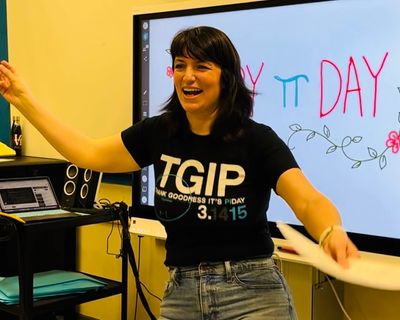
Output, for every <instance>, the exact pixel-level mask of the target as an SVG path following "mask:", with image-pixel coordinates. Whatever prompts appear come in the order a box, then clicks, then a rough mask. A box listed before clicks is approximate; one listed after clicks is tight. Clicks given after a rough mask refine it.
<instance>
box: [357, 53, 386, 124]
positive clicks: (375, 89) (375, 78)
mask: <svg viewBox="0 0 400 320" xmlns="http://www.w3.org/2000/svg"><path fill="white" fill-rule="evenodd" d="M388 54H389V52H386V54H385V56H384V57H383V61H382V63H381V66H380V67H379V70H378V72H377V73H376V74H374V73H373V72H372V70H371V67H370V66H369V63H368V61H367V58H366V57H364V56H363V59H364V61H365V64H366V65H367V67H368V71H369V73H370V74H371V75H372V77H373V78H374V109H373V110H374V111H373V113H372V115H373V116H374V117H375V115H376V97H377V95H378V80H377V78H378V75H379V74H380V73H381V71H382V67H383V65H384V64H385V61H386V58H387V56H388Z"/></svg>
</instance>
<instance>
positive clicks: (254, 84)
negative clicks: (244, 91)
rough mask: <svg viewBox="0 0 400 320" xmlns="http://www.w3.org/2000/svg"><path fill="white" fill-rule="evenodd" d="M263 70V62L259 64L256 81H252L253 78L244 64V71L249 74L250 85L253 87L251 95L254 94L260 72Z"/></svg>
mask: <svg viewBox="0 0 400 320" xmlns="http://www.w3.org/2000/svg"><path fill="white" fill-rule="evenodd" d="M263 68H264V62H262V63H261V67H260V69H259V70H258V74H257V77H256V80H254V79H253V76H252V74H251V71H250V68H249V66H248V65H247V64H246V69H247V72H248V74H249V76H250V81H251V83H252V85H253V89H252V92H253V95H254V94H255V93H256V84H257V81H258V78H259V77H260V75H261V71H262V69H263Z"/></svg>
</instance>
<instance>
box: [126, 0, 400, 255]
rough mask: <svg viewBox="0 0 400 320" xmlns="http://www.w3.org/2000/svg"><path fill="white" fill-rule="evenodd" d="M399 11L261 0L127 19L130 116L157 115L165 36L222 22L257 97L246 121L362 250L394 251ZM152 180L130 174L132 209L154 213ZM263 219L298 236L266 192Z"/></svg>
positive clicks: (162, 95)
mask: <svg viewBox="0 0 400 320" xmlns="http://www.w3.org/2000/svg"><path fill="white" fill-rule="evenodd" d="M399 13H400V3H399V2H398V1H397V0H330V1H306V0H296V1H293V0H291V1H288V0H270V1H256V2H251V3H240V4H232V5H222V6H213V7H204V8H197V9H190V10H179V11H168V12H160V13H147V14H146V13H143V14H138V15H135V16H134V19H133V22H134V23H133V28H134V30H133V31H134V50H133V53H134V56H133V59H134V61H133V65H134V72H133V83H134V88H133V92H134V95H133V97H134V100H133V108H134V112H133V114H134V119H133V121H134V122H137V121H139V120H141V119H144V118H146V117H150V116H153V115H156V114H158V113H159V112H160V109H161V107H162V105H163V103H164V102H165V101H167V100H168V98H169V97H170V95H171V93H172V90H173V82H172V68H171V56H170V54H169V53H168V48H169V45H170V42H171V40H172V38H173V36H174V35H175V34H176V33H177V32H178V31H180V30H182V29H184V28H187V27H192V26H197V25H209V26H213V27H216V28H219V29H221V30H222V31H224V32H225V33H226V34H227V35H228V36H229V38H230V39H231V40H232V42H233V43H234V45H235V47H236V48H237V49H238V52H239V54H240V56H241V63H242V76H243V77H244V79H245V82H246V83H247V85H248V87H249V88H250V89H251V90H253V91H254V93H256V94H255V96H254V99H255V108H254V117H253V118H254V120H256V121H258V122H262V123H265V124H267V125H269V126H271V127H272V128H273V129H274V130H275V131H276V132H277V133H278V135H279V136H280V137H281V138H282V139H283V140H284V141H285V142H286V143H287V144H288V146H289V147H290V148H291V149H292V150H293V153H294V155H295V157H296V159H297V161H298V163H299V165H300V166H301V168H302V170H303V172H304V173H305V175H306V176H307V177H309V179H310V180H311V181H312V183H313V184H314V185H315V186H316V188H317V189H318V190H320V191H321V192H322V193H324V194H326V195H327V196H328V197H329V198H330V199H331V200H332V201H333V202H334V203H335V205H336V206H337V207H338V209H339V211H340V213H341V215H342V217H343V222H344V226H345V228H346V229H347V230H348V231H349V233H350V234H351V237H352V239H353V240H354V241H355V242H356V244H357V245H358V246H359V248H360V249H361V250H365V251H371V252H379V253H385V254H391V255H397V256H400V215H399V214H398V206H397V202H396V200H395V199H397V198H398V190H399V187H400V170H399V168H400V152H398V151H399V146H400V134H399V132H400V131H399V130H400V116H399V115H400V94H399V84H400V68H399V64H398V61H399V60H400V44H399V42H398V41H397V40H396V37H395V34H394V33H393V30H397V29H398V28H400V20H399V19H398V14H399ZM372 17H373V21H374V22H373V23H371V19H372ZM154 181H155V179H154V174H153V170H152V168H151V167H150V168H143V169H142V171H141V172H140V173H136V174H135V176H134V182H133V202H132V203H133V209H132V212H133V215H135V216H141V217H146V218H151V217H153V218H156V217H155V213H154V207H153V206H154V203H153V193H154ZM321 214H323V213H321ZM267 216H268V221H270V223H269V225H270V230H271V233H272V235H273V236H275V237H281V235H280V233H279V231H278V229H276V227H275V223H274V222H275V221H284V222H286V223H289V224H291V225H292V226H294V227H295V228H296V229H298V230H300V231H302V232H303V233H305V230H304V229H303V227H301V226H300V223H299V222H298V221H297V219H296V218H295V216H294V214H293V213H292V212H291V210H290V209H289V208H288V206H287V205H286V204H285V203H284V202H283V201H282V200H281V199H280V198H279V197H277V196H275V195H273V196H272V199H271V203H270V208H269V210H268V212H267Z"/></svg>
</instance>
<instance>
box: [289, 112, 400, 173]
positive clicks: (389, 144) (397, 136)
mask: <svg viewBox="0 0 400 320" xmlns="http://www.w3.org/2000/svg"><path fill="white" fill-rule="evenodd" d="M397 121H398V122H399V123H400V113H399V114H398V117H397ZM289 129H290V130H292V131H293V132H292V133H291V134H290V136H289V138H288V141H287V145H288V146H289V148H290V149H292V150H293V149H294V147H291V146H290V141H291V139H292V138H293V137H294V136H295V135H297V134H299V133H304V134H306V141H310V140H311V139H314V138H317V137H319V138H322V139H324V140H325V141H326V142H327V143H328V148H327V149H326V154H330V153H333V152H335V151H341V152H342V153H343V155H344V156H345V157H346V158H347V159H348V160H349V161H351V162H352V163H353V165H352V166H351V168H352V169H356V168H359V167H360V166H361V165H362V164H363V163H365V162H370V161H377V162H378V164H379V168H380V169H381V170H382V169H384V168H385V167H386V165H387V157H386V153H387V152H388V151H389V150H391V151H392V153H393V154H396V153H398V152H399V151H400V131H395V130H392V131H390V132H389V133H388V138H387V140H386V142H385V146H386V148H385V149H384V150H383V151H381V152H380V153H379V152H378V151H376V149H375V148H372V147H367V152H368V157H366V158H362V159H361V158H356V157H353V156H350V154H349V152H348V150H349V149H350V146H351V145H352V144H354V143H360V142H361V141H362V139H363V138H362V137H361V136H354V137H350V136H346V137H344V138H343V139H342V141H341V143H340V144H336V143H335V142H333V141H332V140H331V139H330V137H331V131H330V129H329V128H328V127H327V126H326V125H324V127H323V130H322V132H318V131H316V130H313V129H309V128H303V127H302V126H301V125H300V124H297V123H295V124H291V125H290V126H289Z"/></svg>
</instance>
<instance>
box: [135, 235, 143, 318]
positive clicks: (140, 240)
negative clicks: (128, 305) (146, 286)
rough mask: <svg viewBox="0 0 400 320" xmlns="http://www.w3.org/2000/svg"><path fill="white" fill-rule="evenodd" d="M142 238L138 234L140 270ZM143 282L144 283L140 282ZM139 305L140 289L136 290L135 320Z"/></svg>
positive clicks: (138, 264)
mask: <svg viewBox="0 0 400 320" xmlns="http://www.w3.org/2000/svg"><path fill="white" fill-rule="evenodd" d="M142 238H143V236H141V235H138V239H139V244H138V251H139V252H138V254H139V257H138V263H137V268H138V272H139V271H140V256H141V243H142ZM140 284H142V283H140ZM137 306H138V291H137V290H136V299H135V320H136V314H137Z"/></svg>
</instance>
